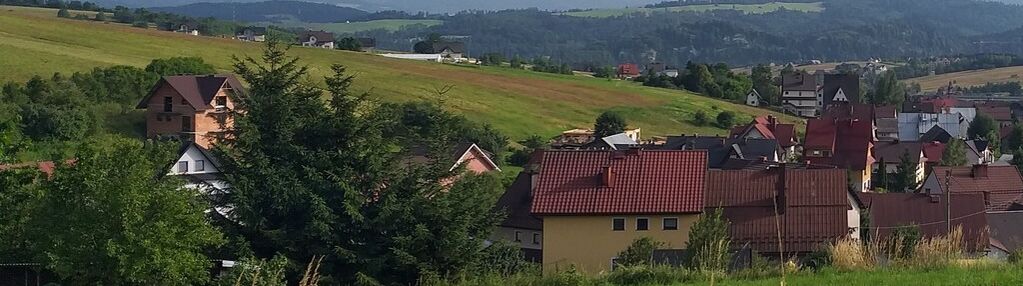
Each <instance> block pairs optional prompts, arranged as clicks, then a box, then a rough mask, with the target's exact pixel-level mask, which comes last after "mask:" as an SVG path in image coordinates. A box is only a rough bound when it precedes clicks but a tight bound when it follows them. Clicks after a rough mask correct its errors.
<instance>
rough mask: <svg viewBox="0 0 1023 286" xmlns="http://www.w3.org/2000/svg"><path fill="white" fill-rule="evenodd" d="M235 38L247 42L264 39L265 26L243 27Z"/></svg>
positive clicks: (262, 40)
mask: <svg viewBox="0 0 1023 286" xmlns="http://www.w3.org/2000/svg"><path fill="white" fill-rule="evenodd" d="M235 38H237V39H239V40H242V41H247V42H264V41H266V27H245V29H242V30H241V32H239V33H238V35H236V36H235Z"/></svg>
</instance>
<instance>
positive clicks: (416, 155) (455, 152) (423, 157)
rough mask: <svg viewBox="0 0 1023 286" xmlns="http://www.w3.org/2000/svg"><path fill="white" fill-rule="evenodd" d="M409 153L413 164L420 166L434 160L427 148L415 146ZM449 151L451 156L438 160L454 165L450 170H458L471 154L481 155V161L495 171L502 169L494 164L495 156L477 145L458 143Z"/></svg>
mask: <svg viewBox="0 0 1023 286" xmlns="http://www.w3.org/2000/svg"><path fill="white" fill-rule="evenodd" d="M409 151H410V154H409V155H410V156H411V158H409V160H410V161H411V162H413V163H418V164H425V163H429V162H431V159H432V158H430V155H431V154H430V148H428V147H426V146H413V147H412V148H409ZM449 151H450V153H449V155H447V156H444V157H443V158H438V159H439V160H441V162H443V163H450V164H452V166H451V169H450V170H454V169H455V168H458V166H459V165H461V164H462V162H463V161H464V160H465V158H466V156H468V155H469V153H471V152H476V153H477V154H478V155H479V157H482V158H481V159H482V160H481V161H483V162H484V163H486V164H487V165H488V166H490V167H491V168H493V169H494V170H498V171H500V170H501V168H500V167H498V166H497V164H496V163H494V161H493V159H491V157H493V156H494V154H492V153H490V152H488V151H486V150H483V148H480V147H479V146H478V145H476V143H471V142H462V143H458V144H456V145H454V146H451V149H450V150H449Z"/></svg>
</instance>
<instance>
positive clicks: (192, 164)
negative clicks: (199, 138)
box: [169, 146, 220, 175]
mask: <svg viewBox="0 0 1023 286" xmlns="http://www.w3.org/2000/svg"><path fill="white" fill-rule="evenodd" d="M198 161H203V165H204V166H203V167H204V168H203V170H202V171H199V170H196V167H197V165H198V163H197V162H198ZM181 162H188V171H187V172H179V171H178V165H179V164H180V163H181ZM211 173H220V170H218V169H217V167H216V166H213V162H211V160H210V158H206V156H204V155H203V153H202V151H199V149H198V148H196V147H195V146H189V147H188V149H187V150H185V153H184V154H181V157H180V158H178V160H177V161H175V162H174V164H173V165H172V166H171V169H170V173H169V174H170V175H191V174H211Z"/></svg>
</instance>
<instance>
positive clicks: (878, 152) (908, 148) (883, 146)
mask: <svg viewBox="0 0 1023 286" xmlns="http://www.w3.org/2000/svg"><path fill="white" fill-rule="evenodd" d="M873 153H874V161H875V162H882V161H884V162H885V163H886V164H893V165H894V164H898V163H899V162H902V155H903V154H909V159H910V162H913V163H914V164H916V163H920V157H921V155H922V154H923V150H922V144H920V143H919V142H878V143H876V144H874V152H873Z"/></svg>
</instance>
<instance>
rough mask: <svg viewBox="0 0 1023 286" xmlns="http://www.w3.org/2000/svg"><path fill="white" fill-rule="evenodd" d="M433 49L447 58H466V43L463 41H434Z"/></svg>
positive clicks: (454, 59) (456, 59) (460, 59)
mask: <svg viewBox="0 0 1023 286" xmlns="http://www.w3.org/2000/svg"><path fill="white" fill-rule="evenodd" d="M431 51H433V53H434V54H438V55H440V57H441V58H444V59H447V60H452V61H456V62H458V61H463V60H465V43H462V42H447V41H437V42H433V44H432V48H431Z"/></svg>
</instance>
